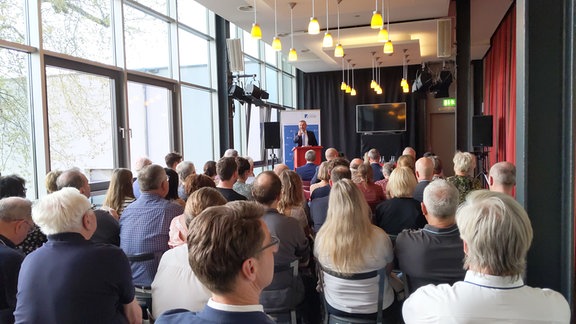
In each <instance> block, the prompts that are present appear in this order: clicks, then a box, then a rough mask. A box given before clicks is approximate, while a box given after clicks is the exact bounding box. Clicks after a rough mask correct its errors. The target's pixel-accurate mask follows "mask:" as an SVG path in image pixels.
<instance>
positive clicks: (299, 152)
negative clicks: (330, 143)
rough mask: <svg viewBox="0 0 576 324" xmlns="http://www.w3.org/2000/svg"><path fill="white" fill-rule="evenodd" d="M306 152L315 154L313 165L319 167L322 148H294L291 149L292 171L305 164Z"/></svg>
mask: <svg viewBox="0 0 576 324" xmlns="http://www.w3.org/2000/svg"><path fill="white" fill-rule="evenodd" d="M308 150H313V151H314V152H316V160H315V161H314V164H316V165H320V163H321V162H322V146H296V147H294V148H293V149H292V151H293V152H294V169H296V168H297V167H299V166H302V165H304V164H306V152H307V151H308Z"/></svg>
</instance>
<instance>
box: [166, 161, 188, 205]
mask: <svg viewBox="0 0 576 324" xmlns="http://www.w3.org/2000/svg"><path fill="white" fill-rule="evenodd" d="M164 171H165V172H166V176H168V193H167V194H166V196H165V197H164V198H166V199H167V200H169V201H170V202H173V203H175V204H177V205H180V206H181V207H182V208H184V206H185V205H186V202H185V201H184V200H182V198H180V196H178V186H179V181H180V180H179V179H178V178H179V177H178V173H176V171H174V170H172V169H170V168H164Z"/></svg>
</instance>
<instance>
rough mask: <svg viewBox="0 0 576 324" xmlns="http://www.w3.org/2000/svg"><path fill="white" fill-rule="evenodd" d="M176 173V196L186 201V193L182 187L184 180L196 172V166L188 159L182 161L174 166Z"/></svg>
mask: <svg viewBox="0 0 576 324" xmlns="http://www.w3.org/2000/svg"><path fill="white" fill-rule="evenodd" d="M176 173H178V197H180V199H182V200H184V201H186V199H188V195H187V194H186V190H185V189H184V181H186V178H188V176H189V175H191V174H196V167H195V166H194V163H192V162H190V161H182V162H180V163H178V165H177V166H176Z"/></svg>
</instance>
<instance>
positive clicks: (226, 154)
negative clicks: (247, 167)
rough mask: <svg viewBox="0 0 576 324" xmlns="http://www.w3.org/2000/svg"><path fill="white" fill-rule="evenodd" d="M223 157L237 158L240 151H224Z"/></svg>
mask: <svg viewBox="0 0 576 324" xmlns="http://www.w3.org/2000/svg"><path fill="white" fill-rule="evenodd" d="M222 157H233V158H236V157H238V151H236V150H235V149H232V148H230V149H227V150H226V151H224V155H223V156H222Z"/></svg>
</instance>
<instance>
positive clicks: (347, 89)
mask: <svg viewBox="0 0 576 324" xmlns="http://www.w3.org/2000/svg"><path fill="white" fill-rule="evenodd" d="M350 61H352V59H348V60H346V62H348V64H346V81H348V84H347V85H346V93H348V94H350V93H352V87H351V86H350Z"/></svg>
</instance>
